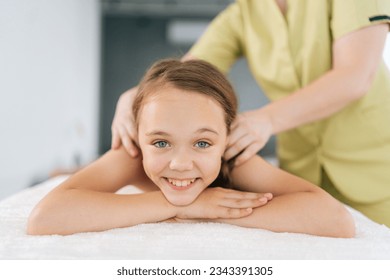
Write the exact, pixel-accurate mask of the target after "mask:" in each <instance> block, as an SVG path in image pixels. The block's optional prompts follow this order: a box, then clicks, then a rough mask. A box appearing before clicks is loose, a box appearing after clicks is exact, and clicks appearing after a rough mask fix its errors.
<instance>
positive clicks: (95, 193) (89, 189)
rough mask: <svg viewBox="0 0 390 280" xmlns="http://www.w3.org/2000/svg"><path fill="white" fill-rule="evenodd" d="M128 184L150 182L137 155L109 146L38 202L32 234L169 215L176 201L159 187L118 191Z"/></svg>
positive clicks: (90, 228)
mask: <svg viewBox="0 0 390 280" xmlns="http://www.w3.org/2000/svg"><path fill="white" fill-rule="evenodd" d="M128 184H134V185H138V184H144V185H145V186H150V182H148V180H147V178H146V176H145V174H144V172H143V168H142V165H141V160H140V159H139V158H131V157H130V155H128V153H127V152H125V150H124V148H120V149H118V150H111V151H109V152H107V153H106V154H105V155H103V156H102V157H101V158H99V159H98V160H97V161H95V162H93V163H92V164H90V165H89V166H87V167H86V168H84V169H82V170H81V171H79V172H77V173H76V174H74V175H73V176H71V177H70V178H69V179H68V180H66V181H65V182H64V183H62V184H61V185H59V186H58V187H57V188H55V189H54V190H53V191H51V192H50V193H49V194H48V195H47V196H46V197H44V199H42V201H40V202H39V204H38V205H37V206H36V207H35V209H34V210H33V212H32V213H31V215H30V218H29V221H28V228H27V232H28V233H29V234H72V233H75V232H83V231H101V230H106V229H111V228H116V227H125V226H131V225H135V224H138V223H142V222H144V223H146V222H154V221H161V220H164V219H168V218H170V217H172V216H174V215H175V212H174V211H173V210H174V209H173V207H172V205H171V204H169V203H168V202H167V201H166V199H165V198H164V197H163V195H162V193H161V192H156V191H155V192H148V193H145V194H137V195H118V194H114V192H116V191H117V190H119V189H120V188H121V187H123V186H125V185H128Z"/></svg>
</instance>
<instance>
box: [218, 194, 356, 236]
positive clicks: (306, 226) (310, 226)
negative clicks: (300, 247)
mask: <svg viewBox="0 0 390 280" xmlns="http://www.w3.org/2000/svg"><path fill="white" fill-rule="evenodd" d="M218 221H220V222H223V223H228V224H234V225H238V226H243V227H249V228H259V229H266V230H271V231H274V232H292V233H305V234H312V235H319V236H328V237H353V236H354V231H355V229H354V222H353V220H352V217H351V215H350V214H349V213H348V211H347V210H346V209H345V207H344V206H343V205H341V204H340V203H339V202H337V201H335V200H334V199H333V198H330V197H326V195H323V194H318V193H312V192H300V193H292V194H286V195H281V196H278V197H275V198H273V200H272V201H270V202H268V204H266V205H265V206H262V207H259V208H256V209H254V211H253V213H252V214H251V215H250V216H247V217H244V218H240V219H223V220H218Z"/></svg>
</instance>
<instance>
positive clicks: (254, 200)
mask: <svg viewBox="0 0 390 280" xmlns="http://www.w3.org/2000/svg"><path fill="white" fill-rule="evenodd" d="M271 199H272V194H271V193H251V192H243V191H237V190H230V189H224V188H220V187H217V188H207V189H205V190H204V191H203V192H202V193H201V194H200V195H199V196H198V198H197V199H196V200H195V201H194V202H192V203H191V204H189V205H187V206H179V207H178V212H177V214H176V217H175V219H176V221H186V220H188V219H200V220H202V219H205V220H210V219H233V218H242V217H245V216H248V215H250V214H251V213H252V212H253V208H257V207H260V206H263V205H265V204H267V203H268V201H269V200H271Z"/></svg>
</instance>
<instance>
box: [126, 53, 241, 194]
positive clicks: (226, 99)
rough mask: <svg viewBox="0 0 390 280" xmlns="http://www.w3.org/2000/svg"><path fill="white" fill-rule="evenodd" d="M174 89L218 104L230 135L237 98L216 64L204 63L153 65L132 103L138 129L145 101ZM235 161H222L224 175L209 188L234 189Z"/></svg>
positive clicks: (175, 61) (169, 62)
mask: <svg viewBox="0 0 390 280" xmlns="http://www.w3.org/2000/svg"><path fill="white" fill-rule="evenodd" d="M167 85H170V86H173V87H175V88H177V89H182V90H183V91H184V92H186V91H191V92H196V93H199V94H203V95H206V96H209V97H211V98H213V99H214V100H215V101H217V102H218V103H219V104H220V105H221V107H222V108H223V110H224V112H225V123H226V129H227V132H228V133H229V132H230V126H231V124H232V122H233V121H234V119H235V117H236V114H237V98H236V95H235V92H234V90H233V87H232V86H231V84H230V82H229V81H228V80H227V78H226V77H225V76H224V75H223V74H222V73H221V72H220V71H219V70H218V69H216V68H215V67H214V66H213V65H211V64H210V63H208V62H205V61H202V60H189V61H184V62H183V61H180V60H177V59H165V60H160V61H158V62H156V63H155V64H153V65H152V66H151V67H150V68H149V70H148V71H147V72H146V73H145V75H144V77H143V79H142V80H141V82H140V84H139V87H138V92H137V95H136V97H135V99H134V102H133V116H134V120H135V124H136V126H137V129H138V121H139V113H140V110H141V109H142V106H143V104H144V102H145V100H146V99H147V98H149V97H151V96H153V95H155V94H157V93H158V88H161V87H164V86H167ZM232 168H233V162H232V161H229V162H226V161H225V160H223V159H222V167H221V172H220V174H219V176H218V178H217V179H216V180H215V181H214V182H213V183H212V184H211V185H210V187H215V186H221V187H226V188H231V187H232V180H231V177H230V171H231V169H232Z"/></svg>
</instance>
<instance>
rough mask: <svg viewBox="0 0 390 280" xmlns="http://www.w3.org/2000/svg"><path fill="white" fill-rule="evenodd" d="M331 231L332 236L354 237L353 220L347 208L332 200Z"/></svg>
mask: <svg viewBox="0 0 390 280" xmlns="http://www.w3.org/2000/svg"><path fill="white" fill-rule="evenodd" d="M332 231H333V233H332V235H333V236H334V237H338V238H353V237H355V221H354V219H353V217H352V215H351V213H349V211H348V210H347V208H346V207H345V206H344V205H343V204H341V203H340V202H338V201H334V212H333V222H332Z"/></svg>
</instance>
